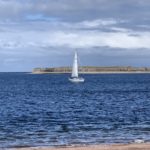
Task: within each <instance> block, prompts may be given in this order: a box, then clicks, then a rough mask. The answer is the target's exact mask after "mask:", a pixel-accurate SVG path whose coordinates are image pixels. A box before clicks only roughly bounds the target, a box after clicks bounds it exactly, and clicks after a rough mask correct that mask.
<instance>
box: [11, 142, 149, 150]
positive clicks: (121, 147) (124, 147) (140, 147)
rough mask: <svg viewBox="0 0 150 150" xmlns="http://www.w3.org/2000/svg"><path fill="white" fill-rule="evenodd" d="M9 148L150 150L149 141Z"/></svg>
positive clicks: (26, 149)
mask: <svg viewBox="0 0 150 150" xmlns="http://www.w3.org/2000/svg"><path fill="white" fill-rule="evenodd" d="M11 150H150V143H140V144H137V143H135V144H113V145H91V146H72V147H55V148H52V147H33V148H15V149H11Z"/></svg>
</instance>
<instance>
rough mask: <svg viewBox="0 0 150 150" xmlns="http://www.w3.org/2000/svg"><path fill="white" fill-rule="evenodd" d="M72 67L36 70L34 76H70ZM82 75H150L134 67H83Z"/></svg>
mask: <svg viewBox="0 0 150 150" xmlns="http://www.w3.org/2000/svg"><path fill="white" fill-rule="evenodd" d="M71 71H72V68H71V67H54V68H35V69H33V71H32V74H56V73H57V74H69V73H71ZM79 73H80V74H113V73H114V74H125V73H129V74H131V73H150V68H148V67H132V66H110V67H97V66H82V67H80V68H79Z"/></svg>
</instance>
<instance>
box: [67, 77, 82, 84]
mask: <svg viewBox="0 0 150 150" xmlns="http://www.w3.org/2000/svg"><path fill="white" fill-rule="evenodd" d="M69 81H71V82H74V83H79V82H84V78H69Z"/></svg>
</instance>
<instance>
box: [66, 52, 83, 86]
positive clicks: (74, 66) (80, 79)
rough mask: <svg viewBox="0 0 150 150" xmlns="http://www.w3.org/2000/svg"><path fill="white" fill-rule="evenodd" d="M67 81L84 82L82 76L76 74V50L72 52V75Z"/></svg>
mask: <svg viewBox="0 0 150 150" xmlns="http://www.w3.org/2000/svg"><path fill="white" fill-rule="evenodd" d="M69 81H71V82H76V83H77V82H84V78H82V77H79V75H78V54H77V51H75V54H74V60H73V66H72V75H71V78H69Z"/></svg>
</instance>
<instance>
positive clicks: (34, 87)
mask: <svg viewBox="0 0 150 150" xmlns="http://www.w3.org/2000/svg"><path fill="white" fill-rule="evenodd" d="M68 77H69V74H42V75H37V74H36V75H33V74H27V73H0V147H1V148H2V147H5V148H8V147H23V146H58V145H72V144H73V145H74V144H100V143H128V142H132V141H134V140H135V139H143V140H145V141H150V74H95V75H94V74H91V75H83V77H84V78H85V83H80V84H73V83H70V82H69V81H68Z"/></svg>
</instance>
